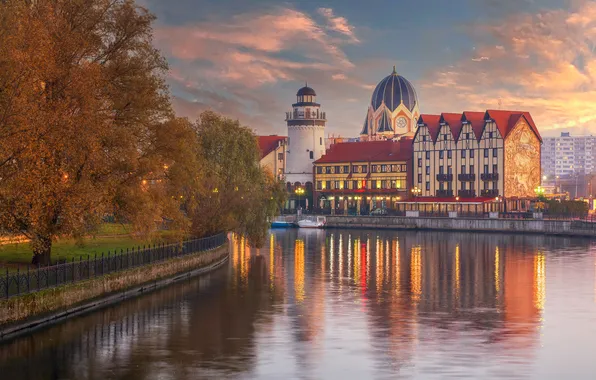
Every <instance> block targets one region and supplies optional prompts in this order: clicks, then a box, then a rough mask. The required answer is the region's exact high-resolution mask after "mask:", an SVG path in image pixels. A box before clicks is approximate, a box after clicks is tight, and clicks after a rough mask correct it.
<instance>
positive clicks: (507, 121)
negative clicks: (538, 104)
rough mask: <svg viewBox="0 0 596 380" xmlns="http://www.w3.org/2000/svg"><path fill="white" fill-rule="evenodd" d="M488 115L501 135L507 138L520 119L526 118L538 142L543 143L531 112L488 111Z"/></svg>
mask: <svg viewBox="0 0 596 380" xmlns="http://www.w3.org/2000/svg"><path fill="white" fill-rule="evenodd" d="M486 113H487V115H488V117H490V118H491V119H493V120H494V121H495V124H496V125H497V129H498V130H499V132H500V133H501V137H503V138H506V137H507V135H508V134H509V133H510V132H511V131H512V130H513V128H515V126H516V125H517V123H518V121H519V119H520V118H522V117H524V118H525V119H526V121H527V122H528V125H529V126H530V128H531V129H532V131H533V132H534V133H535V134H536V136H537V137H538V140H540V141H541V142H542V137H541V136H540V132H538V128H537V127H536V124H534V120H533V119H532V116H531V115H530V113H529V112H524V111H501V110H487V111H486Z"/></svg>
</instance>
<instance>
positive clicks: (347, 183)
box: [344, 181, 350, 189]
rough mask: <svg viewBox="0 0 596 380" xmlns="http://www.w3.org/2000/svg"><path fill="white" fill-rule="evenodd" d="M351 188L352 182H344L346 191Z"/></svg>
mask: <svg viewBox="0 0 596 380" xmlns="http://www.w3.org/2000/svg"><path fill="white" fill-rule="evenodd" d="M349 188H350V181H344V189H349Z"/></svg>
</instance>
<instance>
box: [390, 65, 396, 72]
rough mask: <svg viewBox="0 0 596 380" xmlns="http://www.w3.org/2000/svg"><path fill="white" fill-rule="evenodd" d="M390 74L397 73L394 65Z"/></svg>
mask: <svg viewBox="0 0 596 380" xmlns="http://www.w3.org/2000/svg"><path fill="white" fill-rule="evenodd" d="M391 74H397V71H395V65H393V72H392V73H391Z"/></svg>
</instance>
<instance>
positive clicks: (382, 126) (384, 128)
mask: <svg viewBox="0 0 596 380" xmlns="http://www.w3.org/2000/svg"><path fill="white" fill-rule="evenodd" d="M382 132H393V127H392V125H391V118H390V117H389V112H388V111H385V110H384V111H383V114H382V115H381V117H380V118H379V125H378V127H377V133H382Z"/></svg>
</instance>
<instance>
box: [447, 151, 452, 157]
mask: <svg viewBox="0 0 596 380" xmlns="http://www.w3.org/2000/svg"><path fill="white" fill-rule="evenodd" d="M447 158H448V159H451V151H450V150H448V151H447Z"/></svg>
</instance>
